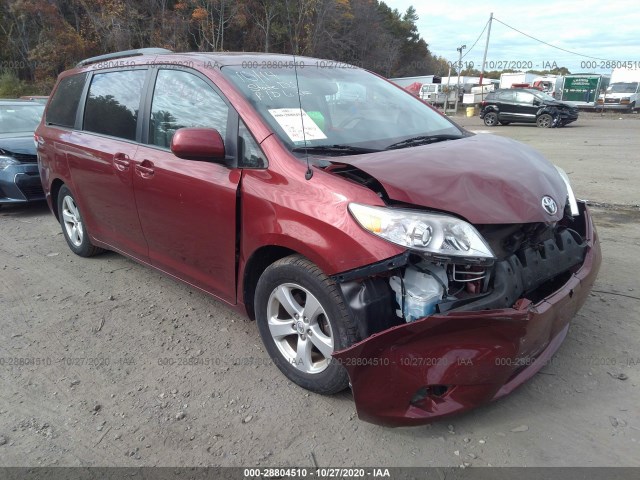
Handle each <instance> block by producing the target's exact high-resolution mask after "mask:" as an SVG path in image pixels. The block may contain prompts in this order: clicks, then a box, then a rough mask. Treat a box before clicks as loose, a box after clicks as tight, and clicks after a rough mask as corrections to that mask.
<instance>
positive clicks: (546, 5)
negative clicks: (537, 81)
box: [385, 0, 640, 71]
mask: <svg viewBox="0 0 640 480" xmlns="http://www.w3.org/2000/svg"><path fill="white" fill-rule="evenodd" d="M385 3H387V5H389V6H390V7H391V8H397V9H398V10H399V11H401V12H404V11H405V10H406V9H407V7H409V6H410V5H414V6H415V8H416V11H417V14H418V16H419V17H420V18H419V20H418V22H417V25H418V30H419V32H420V34H421V35H422V37H423V38H424V39H425V40H426V42H427V43H428V44H429V48H430V50H431V52H432V53H434V54H435V55H440V56H443V57H445V58H447V59H450V60H457V52H456V48H458V47H459V46H460V45H462V44H466V45H467V48H468V49H469V48H471V46H472V45H473V43H474V42H475V41H476V39H477V38H478V36H479V34H480V32H481V31H482V29H483V28H484V26H485V24H486V22H487V20H488V19H489V14H490V13H491V12H493V13H494V17H495V18H496V19H498V20H501V21H502V22H504V23H506V24H508V25H510V26H511V27H513V28H515V29H518V30H520V31H522V32H524V33H526V34H528V35H531V36H533V37H535V38H538V39H540V40H542V41H544V42H547V43H549V44H551V45H554V46H557V47H561V48H563V49H565V50H570V51H572V52H575V53H578V54H582V55H586V56H590V57H597V58H601V59H610V60H618V61H635V62H640V58H639V57H638V52H639V51H640V40H639V37H638V35H637V26H638V25H639V24H640V9H638V7H637V0H610V1H608V2H602V1H601V0H581V1H575V0H573V1H565V2H557V1H551V0H540V1H537V2H535V3H534V2H526V3H525V2H523V3H518V4H515V5H514V4H513V2H510V1H507V0H488V1H485V2H482V3H466V4H456V5H455V6H452V4H451V3H448V2H433V3H432V2H429V3H426V2H425V3H421V2H417V1H415V2H414V1H411V0H385ZM485 35H486V32H485V34H484V35H483V36H482V38H480V40H479V41H478V43H477V44H476V46H475V47H474V49H473V50H472V51H471V52H470V53H468V54H467V56H466V58H465V59H466V60H475V61H476V64H477V65H479V64H480V62H481V61H482V54H483V51H484V44H485V38H486V36H485ZM505 57H509V58H505ZM489 58H491V59H499V58H502V59H503V60H523V59H527V60H531V61H534V62H536V63H539V62H541V61H556V62H557V63H558V65H559V66H566V67H568V68H569V69H570V70H572V71H580V70H584V69H583V68H581V66H582V65H584V62H585V60H587V59H586V58H585V57H583V56H580V55H573V54H571V53H567V52H563V51H561V50H558V49H555V48H552V47H550V46H547V45H544V44H543V43H539V42H537V41H535V40H533V39H531V38H528V37H526V36H524V35H522V34H520V33H518V32H516V31H514V30H512V29H510V28H508V27H507V26H505V25H503V24H501V23H499V22H498V21H494V22H493V24H492V30H491V39H490V44H489Z"/></svg>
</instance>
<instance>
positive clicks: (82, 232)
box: [58, 185, 104, 257]
mask: <svg viewBox="0 0 640 480" xmlns="http://www.w3.org/2000/svg"><path fill="white" fill-rule="evenodd" d="M58 218H59V219H60V226H61V227H62V234H63V235H64V239H65V240H66V241H67V245H69V248H70V249H71V251H72V252H73V253H75V254H76V255H79V256H81V257H92V256H94V255H97V254H98V253H102V252H103V251H104V250H103V249H102V248H99V247H96V246H95V245H93V244H92V243H91V240H90V239H89V234H88V232H87V228H86V227H85V225H84V223H83V222H82V215H81V213H80V209H79V208H78V206H77V204H76V199H75V198H74V196H73V194H72V193H71V190H69V188H67V186H66V185H63V186H62V187H61V188H60V191H59V192H58Z"/></svg>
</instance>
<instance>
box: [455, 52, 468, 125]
mask: <svg viewBox="0 0 640 480" xmlns="http://www.w3.org/2000/svg"><path fill="white" fill-rule="evenodd" d="M465 48H467V46H466V45H462V46H460V47H459V48H456V50H458V54H459V55H458V83H457V84H456V106H455V109H456V115H457V114H458V101H459V100H460V72H462V50H464V49H465Z"/></svg>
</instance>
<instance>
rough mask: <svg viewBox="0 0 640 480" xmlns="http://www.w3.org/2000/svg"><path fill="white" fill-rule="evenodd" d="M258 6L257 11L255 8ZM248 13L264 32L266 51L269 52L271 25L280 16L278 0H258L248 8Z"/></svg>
mask: <svg viewBox="0 0 640 480" xmlns="http://www.w3.org/2000/svg"><path fill="white" fill-rule="evenodd" d="M252 7H256V8H255V11H254V8H252ZM247 14H248V15H249V16H250V17H251V19H252V20H253V21H254V22H255V24H256V25H257V26H258V27H259V28H260V30H262V32H263V33H264V51H265V52H267V53H268V52H269V47H270V43H269V40H270V37H271V25H272V23H273V21H274V20H275V19H276V18H277V17H278V2H277V1H276V0H257V1H255V3H254V4H253V5H249V6H248V8H247Z"/></svg>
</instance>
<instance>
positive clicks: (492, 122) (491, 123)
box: [484, 112, 498, 127]
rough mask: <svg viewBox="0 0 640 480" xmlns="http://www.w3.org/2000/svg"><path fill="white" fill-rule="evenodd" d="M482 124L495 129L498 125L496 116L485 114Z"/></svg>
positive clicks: (492, 113) (495, 114)
mask: <svg viewBox="0 0 640 480" xmlns="http://www.w3.org/2000/svg"><path fill="white" fill-rule="evenodd" d="M484 124H485V125H486V126H487V127H495V126H496V125H497V124H498V114H497V113H496V112H489V113H485V115H484Z"/></svg>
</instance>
